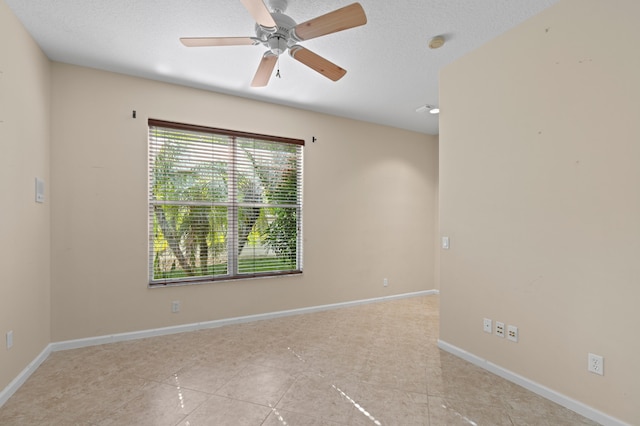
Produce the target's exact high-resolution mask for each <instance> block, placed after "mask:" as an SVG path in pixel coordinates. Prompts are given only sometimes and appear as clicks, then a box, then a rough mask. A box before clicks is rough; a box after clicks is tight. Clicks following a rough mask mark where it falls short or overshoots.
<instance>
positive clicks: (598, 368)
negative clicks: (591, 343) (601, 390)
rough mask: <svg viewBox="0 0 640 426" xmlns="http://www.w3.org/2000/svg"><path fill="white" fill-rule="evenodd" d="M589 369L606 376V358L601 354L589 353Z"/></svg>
mask: <svg viewBox="0 0 640 426" xmlns="http://www.w3.org/2000/svg"><path fill="white" fill-rule="evenodd" d="M587 370H589V371H590V372H592V373H594V374H599V375H601V376H604V358H603V357H602V356H600V355H596V354H592V353H589V357H588V364H587Z"/></svg>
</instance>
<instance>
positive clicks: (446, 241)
mask: <svg viewBox="0 0 640 426" xmlns="http://www.w3.org/2000/svg"><path fill="white" fill-rule="evenodd" d="M449 247H450V245H449V237H442V248H443V250H449Z"/></svg>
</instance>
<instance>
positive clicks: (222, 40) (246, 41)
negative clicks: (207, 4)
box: [180, 37, 257, 47]
mask: <svg viewBox="0 0 640 426" xmlns="http://www.w3.org/2000/svg"><path fill="white" fill-rule="evenodd" d="M180 41H181V42H182V44H184V45H185V46H187V47H206V46H244V45H251V44H257V42H256V40H255V39H253V38H251V37H182V38H181V39H180Z"/></svg>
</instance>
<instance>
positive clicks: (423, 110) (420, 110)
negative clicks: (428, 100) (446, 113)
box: [416, 104, 440, 114]
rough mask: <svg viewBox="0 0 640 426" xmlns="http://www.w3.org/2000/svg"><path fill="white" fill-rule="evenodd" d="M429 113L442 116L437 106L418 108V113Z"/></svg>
mask: <svg viewBox="0 0 640 426" xmlns="http://www.w3.org/2000/svg"><path fill="white" fill-rule="evenodd" d="M427 111H429V114H440V108H438V107H437V106H433V105H429V104H427V105H422V106H420V107H418V108H416V112H427Z"/></svg>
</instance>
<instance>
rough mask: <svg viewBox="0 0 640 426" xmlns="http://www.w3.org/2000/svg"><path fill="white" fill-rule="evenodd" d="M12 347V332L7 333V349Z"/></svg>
mask: <svg viewBox="0 0 640 426" xmlns="http://www.w3.org/2000/svg"><path fill="white" fill-rule="evenodd" d="M12 346H13V330H10V331H7V349H11V347H12Z"/></svg>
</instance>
